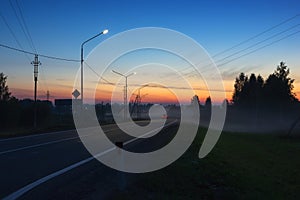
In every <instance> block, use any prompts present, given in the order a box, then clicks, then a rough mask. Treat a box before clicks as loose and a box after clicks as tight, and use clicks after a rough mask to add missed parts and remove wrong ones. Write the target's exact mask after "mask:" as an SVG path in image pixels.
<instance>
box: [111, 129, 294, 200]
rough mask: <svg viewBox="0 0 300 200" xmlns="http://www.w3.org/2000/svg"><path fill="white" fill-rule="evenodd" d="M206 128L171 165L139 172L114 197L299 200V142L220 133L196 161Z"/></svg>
mask: <svg viewBox="0 0 300 200" xmlns="http://www.w3.org/2000/svg"><path fill="white" fill-rule="evenodd" d="M204 134H205V130H204V129H201V130H200V131H199V134H198V135H197V138H196V140H195V141H194V143H193V144H192V146H191V147H190V148H189V150H188V151H187V152H186V153H185V154H184V155H183V156H182V157H181V158H180V159H179V160H177V161H176V162H175V163H173V164H172V165H170V166H168V167H166V168H164V169H162V170H159V171H156V172H152V173H147V174H142V175H140V176H139V178H138V179H137V181H136V182H135V183H134V184H129V185H128V186H127V187H126V189H124V190H122V191H118V192H116V193H115V194H114V196H113V197H112V198H114V199H140V198H141V197H143V198H145V199H299V198H300V157H299V154H300V139H299V138H293V139H286V138H281V137H279V135H258V134H240V133H223V134H222V135H221V138H220V140H219V141H218V143H217V145H216V146H215V148H214V149H213V151H212V152H211V153H210V154H209V155H208V156H207V157H205V158H204V159H199V158H198V157H197V155H198V151H199V147H200V146H201V142H202V139H203V137H204Z"/></svg>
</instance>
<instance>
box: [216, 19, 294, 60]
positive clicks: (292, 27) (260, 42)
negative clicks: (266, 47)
mask: <svg viewBox="0 0 300 200" xmlns="http://www.w3.org/2000/svg"><path fill="white" fill-rule="evenodd" d="M299 25H300V24H296V25H294V26H291V27H289V28H288V29H285V30H283V31H281V32H279V33H276V34H274V35H272V36H270V37H268V38H266V39H264V40H262V41H259V42H257V43H255V44H253V45H250V46H248V47H246V48H244V49H242V50H240V51H237V52H235V53H232V54H230V55H229V56H226V57H224V58H222V59H220V60H218V61H216V62H220V61H223V60H226V59H227V58H230V57H232V56H234V55H237V54H239V53H241V52H243V51H246V50H248V49H250V48H252V47H255V46H257V45H259V44H262V43H264V42H266V41H268V40H270V39H272V38H275V37H277V36H278V35H281V34H283V33H285V32H287V31H289V30H292V29H294V28H295V27H297V26H299Z"/></svg>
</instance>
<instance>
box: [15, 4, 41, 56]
mask: <svg viewBox="0 0 300 200" xmlns="http://www.w3.org/2000/svg"><path fill="white" fill-rule="evenodd" d="M16 3H17V8H18V10H19V13H20V16H21V19H22V21H23V24H24V27H25V30H26V32H27V35H28V37H29V41H30V43H31V46H32V47H33V50H34V52H35V53H37V50H36V48H35V45H34V43H33V40H32V37H31V34H30V32H29V29H28V26H27V24H26V21H25V18H24V15H23V12H22V9H21V6H20V4H19V2H18V0H16Z"/></svg>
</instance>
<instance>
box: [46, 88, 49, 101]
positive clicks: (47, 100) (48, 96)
mask: <svg viewBox="0 0 300 200" xmlns="http://www.w3.org/2000/svg"><path fill="white" fill-rule="evenodd" d="M46 96H47V101H49V99H50V92H49V90H47V94H46Z"/></svg>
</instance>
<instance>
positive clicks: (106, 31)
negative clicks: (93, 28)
mask: <svg viewBox="0 0 300 200" xmlns="http://www.w3.org/2000/svg"><path fill="white" fill-rule="evenodd" d="M106 33H108V30H107V29H105V30H103V31H102V32H101V33H98V34H97V35H95V36H93V37H91V38H90V39H88V40H86V41H84V42H83V43H82V44H81V60H80V61H81V78H80V80H81V91H80V92H81V105H83V61H84V60H83V45H84V44H85V43H87V42H89V41H91V40H92V39H95V38H96V37H98V36H99V35H102V34H103V35H105V34H106Z"/></svg>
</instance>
